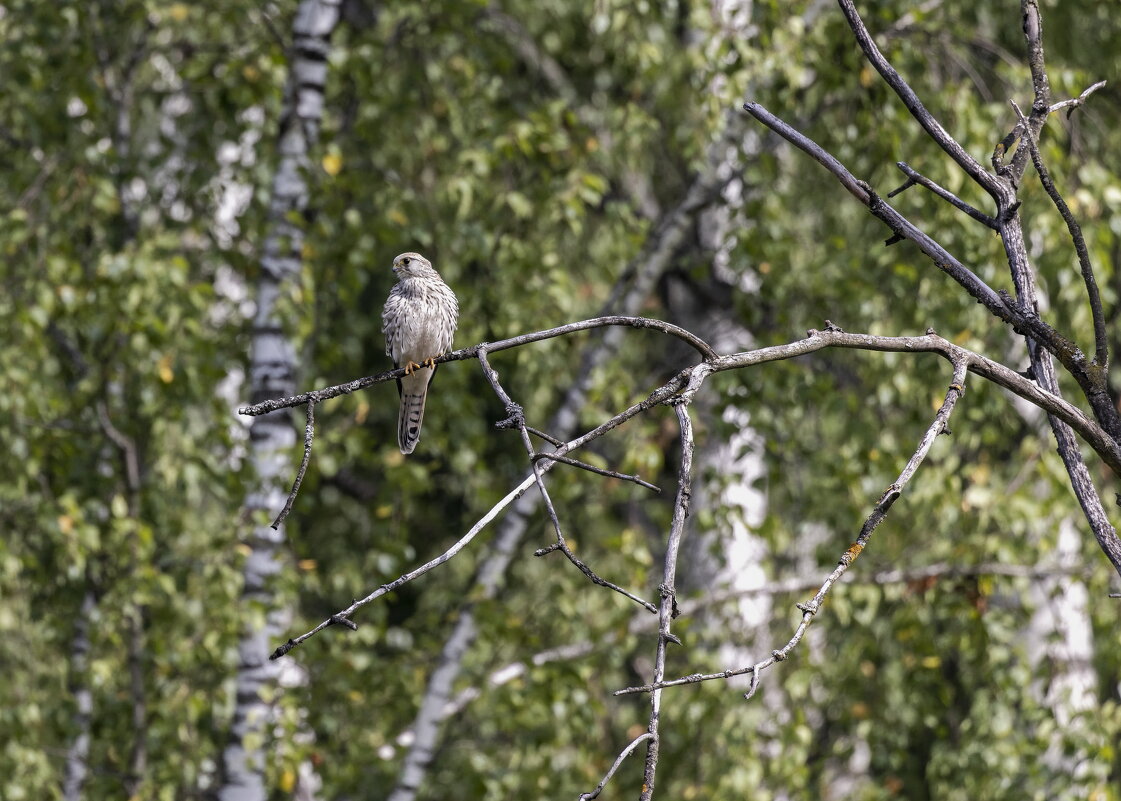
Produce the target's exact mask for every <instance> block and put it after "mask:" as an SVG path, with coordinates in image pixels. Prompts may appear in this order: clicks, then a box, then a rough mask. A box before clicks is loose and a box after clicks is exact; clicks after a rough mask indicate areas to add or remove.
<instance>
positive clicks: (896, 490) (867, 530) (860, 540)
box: [614, 353, 969, 698]
mask: <svg viewBox="0 0 1121 801" xmlns="http://www.w3.org/2000/svg"><path fill="white" fill-rule="evenodd" d="M952 361H953V365H954V370H953V377H952V378H951V380H950V386H949V388H948V389H947V390H946V398H945V400H943V401H942V406H941V407H940V408H939V409H938V412H937V414H935V416H934V421H933V422H932V423H931V424H930V426H929V427H928V428H927V429H926V433H925V434H924V435H923V437H922V439H921V440H920V441H919V445H918V447H917V448H916V449H915V452H914V453H913V454H912V455H911V458H910V459H909V460H908V461H907V464H906V465H905V466H904V467H903V470H902V471H901V472H900V474H899V477H898V478H896V480H895V481H894V482H893V483H892V484H891V485H890V486H889V487H888V488H887V489H886V490H885V491H884V494H883V495H881V496H880V499H879V501H877V502H876V505H875V506H874V507H873V509H872V513H871V514H869V515H868V517H867V519H866V520H865V521H864V525H863V526H861V529H860V534H859V535H858V536H857V538H856V541H855V542H853V544H852V545H851V546H849V548H848V550H846V551H845V552H844V553H843V554H842V555H841V558H840V560H839V561H838V563H837V566H836V567H835V568H834V569H833V571H832V572H831V573H830V574H829V575H828V576H827V577H826V579H825V581H824V582H822V584H821V587H820V588H819V589H818V591H817V593H816V594H815V595H814V597H813V598H812V599H811V600H810V601H809V602H808V603H805V604H797V607H798V609H799V610H800V611H801V612H802V618H801V620H800V621H799V623H798V627H797V628H796V629H795V631H794V634H793V636H792V637H791V638H790V639H789V640H788V641H787V643H786V645H784V646H783V647H782V648H779V649H777V650H775V651H772V652H771V655H770V656H769V657H768V658H766V659H763V660H760V661H759V662H756V663H754V664H752V665H749V666H747V667H743V668H737V669H734V670H723V671H721V672H719V673H694V674H692V675H690V676H683V677H681V678H678V679H671V680H669V681H664V680H662V681H659V680H657V679H655V680H654V681H652V682H651V683H649V684H645V685H642V686H639V687H626V688H624V689H622V690H616V691H615V693H614V695H633V694H635V693H644V692H648V693H657V692H658V691H659V690H661V689H663V688H665V687H676V686H679V685H682V684H698V683H700V682H703V681H713V680H716V679H728V678H732V677H733V676H742V675H744V674H745V673H751V674H752V684H751V688H750V689H749V691H748V694H747V697H748V698H750V697H751V696H752V695H754V693H755V690H756V689H757V686H758V675H759V673H760V672H762V671H764V670H766V669H767V668H769V667H771V666H772V665H774V664H775V663H776V662H782V661H783V660H785V659H786V658H787V657H788V656H789V655H790V653H791V651H793V650H794V649H795V648H796V647H797V646H798V643H800V642H801V641H802V638H803V637H804V636H805V634H806V631H807V629H809V626H810V623H811V622H812V621H813V618H814V616H815V615H816V614H817V613H818V611H819V610H820V609H821V604H822V602H823V601H824V599H825V596H826V595H828V593H829V590H830V589H831V588H832V587H833V585H834V584H836V582H837V581H838V580H839V579H840V578H841V576H843V575H844V574H845V571H847V570H848V568H849V565H851V564H852V563H853V562H855V561H856V558H857V557H858V556H860V553H861V552H862V551H863V550H864V548H865V547H867V545H868V540H869V538H870V537H871V536H872V532H873V531H875V529H876V527H877V526H879V525H880V523H882V522H883V520H884V518H885V517H887V513H888V511H889V510H890V509H891V507H892V505H893V504H894V503H895V502H896V500H898V499H899V496H900V495H901V494H902V492H903V490H904V488H905V487H906V486H907V484H908V483H909V482H910V480H911V478H912V477H914V475H915V472H916V471H917V470H918V468H919V465H921V464H922V462H923V460H924V459H926V456H927V454H928V453H930V449H931V447H932V446H933V445H934V442H935V440H936V439H937V438H938V436H939V435H940V434H942V433H944V432H945V431H946V430H947V429H946V426H947V423H948V422H949V419H950V414H951V413H952V412H953V410H954V406H956V405H957V402H958V399H959V398H961V396H962V395H963V394H964V391H965V389H964V387H965V377H966V373H967V372H968V371H969V359H968V358H967V356H966V354H965V353H957V354H955V355H954V356H953V358H952Z"/></svg>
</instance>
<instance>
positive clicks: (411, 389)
mask: <svg viewBox="0 0 1121 801" xmlns="http://www.w3.org/2000/svg"><path fill="white" fill-rule="evenodd" d="M431 380H432V371H431V370H429V369H427V368H424V369H421V370H417V371H416V372H415V373H414V374H413V375H410V376H405V377H404V378H402V379H401V411H400V413H399V415H398V417H397V444H398V445H399V446H400V448H401V453H412V452H413V450H414V449H415V448H416V444H417V443H418V442H419V441H420V424H421V423H422V422H423V421H424V401H425V399H426V398H427V397H428V382H429V381H431Z"/></svg>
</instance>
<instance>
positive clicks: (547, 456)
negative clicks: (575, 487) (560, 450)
mask: <svg viewBox="0 0 1121 801" xmlns="http://www.w3.org/2000/svg"><path fill="white" fill-rule="evenodd" d="M527 428H528V426H527ZM529 458H530V459H531V460H533V461H534V462H539V461H541V460H542V459H549V460H551V461H554V462H563V463H564V464H570V465H572V466H573V467H579V468H580V469H581V470H587V471H588V472H589V473H596V474H597V475H601V476H607V477H608V478H618V479H622V480H623V481H633V482H634V483H635V484H638V485H639V486H642V487H646V489H648V490H653V491H654V492H659V493H660V492H661V491H662V488H661V487H659V486H657V485H655V484H651V483H650V482H649V481H643V480H642V479H641V478H639V477H638V476H629V475H627V474H626V473H616V472H615V471H614V470H604V469H603V468H602V467H596V466H595V465H590V464H588V463H587V462H581V461H580V460H579V459H573V458H571V457H569V456H557V455H556V454H553V453H532V454H530V457H529Z"/></svg>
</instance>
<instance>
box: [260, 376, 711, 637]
mask: <svg viewBox="0 0 1121 801" xmlns="http://www.w3.org/2000/svg"><path fill="white" fill-rule="evenodd" d="M688 372H689V371H688V370H683V371H682V372H680V373H678V374H677V375H676V376H674V377H673V378H671V379H670V380H669V381H668V382H667V383H665V384H663V385H662V386H660V387H658V388H657V389H656V390H654V391H653V392H652V393H650V395H649V396H648V397H647V398H646V399H645V400H643V401H641V402H639V403H636V404H634V405H633V406H631V407H629V408H628V409H626V410H625V411H622V412H620V413H619V414H617V415H615V416H614V417H612V418H611V419H609V420H607V421H605V422H603V423H600V424H599V425H598V426H596V427H595V428H593V429H592V430H591V431H588V432H586V433H584V434H582V435H581V436H579V437H577V438H576V439H573V440H571V441H569V442H567V443H565V444H564V445H563V446H561V448H560V449H559V450H560V452H561V455H564V453H566V452H567V451H571V450H575V449H576V448H580V447H583V446H584V445H586V444H587V443H589V442H591V441H592V440H594V439H597V438H598V437H601V436H603V435H604V434H606V433H607V432H608V431H611V430H613V429H615V428H617V427H618V426H620V425H622V424H623V423H625V422H626V421H627V420H630V419H631V418H632V417H635V416H636V415H639V414H641V413H642V412H645V411H646V410H647V409H650V408H652V407H654V406H657V405H658V404H660V403H663V402H665V401H666V400H668V399H669V398H670V397H672V396H673V395H674V393H676V392H678V391H680V389H681V388H682V387H683V386H685V382H686V379H687V376H688ZM554 464H556V463H555V462H552V463H550V464H545V465H540V466H537V467H538V469H539V470H540V472H542V473H546V472H548V471H549V470H551V469H552V467H553V465H554ZM535 483H536V475H535V473H530V474H529V475H528V476H526V477H525V478H523V479H522V481H521V482H520V483H519V484H518V485H517V486H516V487H514V489H512V490H510V492H508V493H507V494H506V496H505V497H504V498H502V500H500V501H499V502H498V503H496V504H495V505H494V506H492V507H491V508H490V510H489V511H488V512H487V513H486V514H485V515H483V516H482V517H481V518H479V520H478V521H476V522H475V524H474V525H473V526H472V527H471V529H470V530H469V531H468V532H467V533H466V534H464V535H463V536H462V537H461V538H460V539H459V540H458V541H456V543H455V544H454V545H452V546H451V547H450V548H448V549H447V550H446V551H444V553H442V554H440V555H439V556H437V557H436V558H435V559H432V560H430V561H428V562H426V563H425V564H423V565H421V566H420V567H418V568H416V569H414V570H411V571H409V572H408V573H405V574H404V575H402V576H399V577H398V578H396V579H394V580H393V581H391V582H389V583H387V584H382V585H381V586H380V587H378V588H377V589H375V590H374V591H373V592H371V593H370V594H369V595H367V596H365V597H364V598H361V599H359V600H357V601H354V602H353V603H352V604H351V605H350V606H348V607H346V608H345V609H341V610H339V611H338V612H336V613H335V614H334V615H332V616H331V617H329V618H327V619H326V620H324V621H323V622H322V623H320V624H319V625H318V626H316V627H315V628H313V629H311V630H310V631H308V632H306V633H304V634H301V635H300V636H299V637H295V638H292V639H290V640H288V641H287V642H286V643H284V644H283V645H281V646H279V647H278V648H277V649H276V650H275V651H273V653H272V655H271V656H270V657H269V659H278V658H280V657H282V656H284V655H285V654H287V653H288V652H289V651H291V650H292V649H293V648H295V647H296V646H297V645H299V644H300V643H302V642H304V641H305V640H307V639H308V638H310V637H313V636H315V635H316V634H318V633H319V632H320V631H322V630H323V629H325V628H327V627H328V626H332V625H336V624H343V625H347V627H348V628H353V627H354V624H353V621H351V620H350V616H351V615H352V614H353V613H354V612H355V611H357V610H358V609H361V608H362V607H363V606H365V605H366V604H368V603H370V602H371V601H374V600H376V599H378V598H380V597H381V596H383V595H386V594H388V593H390V592H392V591H393V590H395V589H397V588H398V587H400V586H402V585H403V584H407V583H409V582H410V581H412V580H413V579H416V578H419V577H420V576H423V575H424V574H425V573H427V572H429V571H430V570H432V569H433V568H436V567H439V566H440V565H442V564H444V563H445V562H447V561H448V560H449V559H451V558H452V557H454V556H455V555H456V554H458V553H459V552H460V551H462V550H463V549H464V548H465V547H467V545H468V543H470V542H471V540H473V539H475V537H476V536H477V535H478V533H479V532H480V531H482V530H483V529H484V528H485V527H486V525H487V524H488V523H490V521H492V520H494V518H495V517H497V516H498V514H499V512H501V511H502V510H503V509H505V508H506V507H507V506H509V505H510V504H511V503H513V502H514V501H515V500H517V499H518V498H520V497H521V496H522V495H523V494H524V493H525V491H526V490H528V489H529V488H530V487H531V486H533V485H534V484H535Z"/></svg>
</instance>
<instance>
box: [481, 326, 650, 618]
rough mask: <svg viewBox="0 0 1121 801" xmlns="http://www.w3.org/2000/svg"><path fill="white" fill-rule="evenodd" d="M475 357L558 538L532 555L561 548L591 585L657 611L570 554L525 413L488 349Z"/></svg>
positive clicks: (540, 554)
mask: <svg viewBox="0 0 1121 801" xmlns="http://www.w3.org/2000/svg"><path fill="white" fill-rule="evenodd" d="M477 357H478V359H479V365H480V366H481V367H482V369H483V375H484V376H486V379H487V382H488V383H490V386H491V388H492V389H493V390H494V393H495V394H496V395H498V399H499V400H500V401H502V403H503V404H504V405H505V407H506V412H507V414H509V415H510V417H509V418H508V419H507V420H504V421H502V423H501V424H500V425H505V424H508V423H509V422H511V421H512V422H513V423H514V424H515V425H516V426H517V427H518V429H519V431H520V432H521V435H522V444H524V445H525V449H526V452H527V453H528V454H529V457H530V460H531V461H532V467H533V478H534V481H535V482H536V484H537V489H538V491H539V492H540V493H541V500H542V501H543V502H544V504H545V510H546V512H547V513H548V515H549V520H550V521H551V522H552V524H553V531H554V533H555V534H556V537H557V538H556V542H555V543H554V544H553V545H552V546H550V547H548V548H542V549H540V550H538V551H537V552H536V554H535V555H536V556H544V555H545V554H547V553H552V552H553V551H560V552H561V553H563V554H564V555H565V557H567V559H568V561H569V562H571V563H572V564H573V565H575V566H576V568H577V569H578V570H579V571H580V572H581V573H583V574H584V575H585V576H587V577H588V580H589V581H591V582H592V583H593V584H598V585H599V586H600V587H606V588H607V589H609V590H614V591H615V592H617V593H619V594H620V595H623V596H625V597H627V598H629V599H631V600H632V601H634V602H635V603H637V604H639V605H640V606H643V607H645V608H646V609H647V610H648V611H649V612H651V613H652V614H654V613H657V611H658V609H657V607H656V606H654V604H652V603H650V602H649V601H645V600H643V599H642V598H639V597H638V596H637V595H635V594H634V593H632V592H630V591H628V590H625V589H623V588H622V587H620V586H619V585H618V584H614V583H613V582H610V581H608V580H607V579H604V578H602V577H600V576H599V575H598V574H597V573H596V572H595V571H594V570H592V569H591V568H590V567H588V565H587V564H586V563H585V562H583V561H582V560H581V559H579V558H578V557H577V556H576V554H575V553H573V551H572V548H571V547H570V546H569V544H568V540H566V539H565V536H564V531H563V530H562V529H561V524H560V517H559V516H558V515H557V510H556V507H555V506H553V499H552V498H551V497H549V490H548V489H547V488H546V487H545V480H544V478H542V472H543V471H542V469H541V465H540V460H538V459H534V458H533V456H534V454H535V451H534V449H533V443H532V442H531V441H530V439H529V432H528V431H527V430H526V426H525V415H524V414H523V412H522V408H521V406H519V405H518V404H516V403H514V401H513V399H512V398H511V397H510V395H509V393H507V392H506V390H505V389H503V387H502V383H501V382H500V381H499V380H498V371H497V370H495V369H494V368H493V367H491V366H490V360H489V359H488V358H487V350H486V347H485V346H484V347H480V348H479V349H478V352H477Z"/></svg>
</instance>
